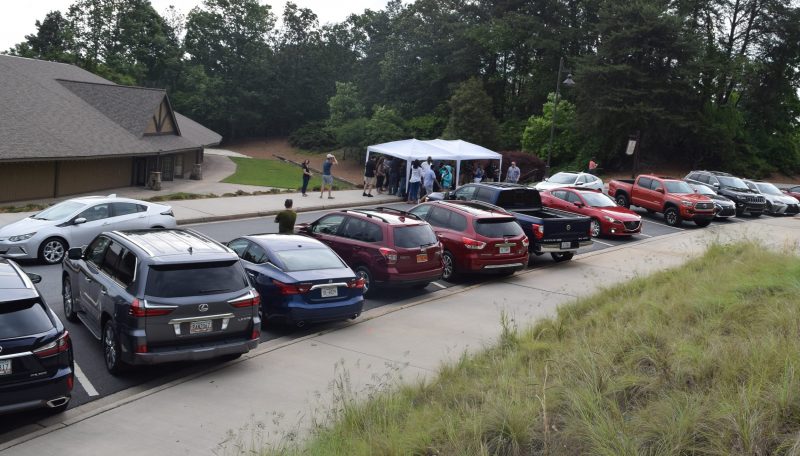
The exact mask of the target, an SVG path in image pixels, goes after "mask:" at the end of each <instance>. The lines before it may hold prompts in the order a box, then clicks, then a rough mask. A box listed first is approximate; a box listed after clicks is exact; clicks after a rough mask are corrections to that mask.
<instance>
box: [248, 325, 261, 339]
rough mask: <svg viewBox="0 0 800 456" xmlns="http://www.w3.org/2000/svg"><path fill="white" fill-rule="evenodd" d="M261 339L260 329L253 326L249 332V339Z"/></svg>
mask: <svg viewBox="0 0 800 456" xmlns="http://www.w3.org/2000/svg"><path fill="white" fill-rule="evenodd" d="M256 339H261V329H259V328H253V332H252V333H250V340H256Z"/></svg>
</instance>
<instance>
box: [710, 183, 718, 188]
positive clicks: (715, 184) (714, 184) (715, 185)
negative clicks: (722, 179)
mask: <svg viewBox="0 0 800 456" xmlns="http://www.w3.org/2000/svg"><path fill="white" fill-rule="evenodd" d="M711 185H713V186H714V188H719V182H714V183H713V184H711Z"/></svg>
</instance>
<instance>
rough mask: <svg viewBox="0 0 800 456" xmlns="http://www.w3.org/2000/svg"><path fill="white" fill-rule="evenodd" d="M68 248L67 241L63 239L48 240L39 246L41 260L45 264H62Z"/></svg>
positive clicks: (52, 238)
mask: <svg viewBox="0 0 800 456" xmlns="http://www.w3.org/2000/svg"><path fill="white" fill-rule="evenodd" d="M68 248H69V246H68V245H67V241H65V240H63V239H61V238H57V237H51V238H47V239H45V240H44V242H42V244H41V245H40V246H39V260H40V261H42V262H43V263H44V264H61V262H62V261H64V257H65V256H66V255H67V249H68Z"/></svg>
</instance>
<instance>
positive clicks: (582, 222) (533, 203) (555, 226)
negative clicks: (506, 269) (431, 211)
mask: <svg viewBox="0 0 800 456" xmlns="http://www.w3.org/2000/svg"><path fill="white" fill-rule="evenodd" d="M428 199H429V200H430V201H439V200H461V201H472V200H476V201H482V202H484V203H489V204H492V205H494V206H497V207H499V208H502V209H505V210H507V211H508V212H509V213H510V214H511V215H513V216H514V218H516V219H517V223H519V224H520V226H521V227H522V231H524V232H525V235H526V236H528V239H529V241H530V243H531V245H530V247H529V249H528V252H529V253H531V254H533V255H542V254H544V253H550V255H551V256H552V257H553V260H555V261H569V260H571V259H572V257H573V256H574V255H575V252H576V251H577V250H578V249H579V248H583V247H589V246H591V245H592V238H591V233H590V228H591V221H590V219H589V218H588V217H584V216H582V215H578V214H574V213H570V212H564V211H559V210H556V209H545V208H543V207H542V199H541V196H540V195H539V191H538V190H536V189H533V188H528V187H525V186H522V185H517V184H510V183H505V182H495V183H481V184H467V185H462V186H461V187H459V188H458V190H456V191H453V192H447V193H431V194H430V195H429V196H428Z"/></svg>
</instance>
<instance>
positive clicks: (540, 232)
mask: <svg viewBox="0 0 800 456" xmlns="http://www.w3.org/2000/svg"><path fill="white" fill-rule="evenodd" d="M531 228H532V229H533V236H534V237H535V238H536V239H543V238H544V225H539V224H538V223H532V224H531Z"/></svg>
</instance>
